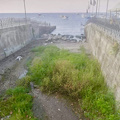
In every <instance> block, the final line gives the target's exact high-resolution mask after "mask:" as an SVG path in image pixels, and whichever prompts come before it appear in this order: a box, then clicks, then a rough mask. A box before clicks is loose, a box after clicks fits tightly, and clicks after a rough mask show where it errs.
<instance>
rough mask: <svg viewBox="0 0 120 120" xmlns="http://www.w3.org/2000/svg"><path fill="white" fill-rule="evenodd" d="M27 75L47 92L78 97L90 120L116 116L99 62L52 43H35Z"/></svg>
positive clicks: (113, 119) (76, 98) (112, 99)
mask: <svg viewBox="0 0 120 120" xmlns="http://www.w3.org/2000/svg"><path fill="white" fill-rule="evenodd" d="M33 52H35V54H36V58H34V60H33V61H32V62H31V65H30V67H29V76H30V79H31V81H34V82H35V83H36V84H37V85H39V86H40V88H41V89H42V91H44V92H47V93H56V92H57V93H59V94H62V95H64V96H67V97H69V98H71V99H72V100H73V99H74V101H77V102H78V104H80V106H81V108H82V110H83V111H84V115H85V116H86V117H88V118H89V119H90V120H93V119H94V120H118V119H120V115H119V112H118V110H116V107H115V99H114V96H113V94H112V93H111V92H110V91H109V90H108V88H107V85H106V83H105V82H104V77H103V75H102V73H101V70H100V65H99V64H98V62H97V61H96V60H95V59H93V58H90V57H88V56H87V55H86V54H85V52H84V50H82V52H81V53H80V54H78V53H70V52H68V51H67V50H60V49H58V48H57V47H55V46H46V47H37V48H35V49H34V50H33Z"/></svg>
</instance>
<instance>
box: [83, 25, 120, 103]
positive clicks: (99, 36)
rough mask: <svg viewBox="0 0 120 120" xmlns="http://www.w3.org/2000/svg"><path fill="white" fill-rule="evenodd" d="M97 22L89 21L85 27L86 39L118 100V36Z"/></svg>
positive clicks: (119, 52) (119, 78) (119, 44)
mask: <svg viewBox="0 0 120 120" xmlns="http://www.w3.org/2000/svg"><path fill="white" fill-rule="evenodd" d="M118 32H119V31H117V32H115V33H113V32H112V31H109V30H107V29H105V28H103V27H100V26H99V25H97V24H94V23H89V24H87V25H86V27H85V34H86V38H87V41H88V42H89V44H90V46H91V50H92V53H93V55H94V56H95V57H96V58H97V59H98V61H99V63H100V64H101V70H102V72H103V75H104V77H105V80H106V83H107V85H108V86H109V87H110V89H112V90H113V91H114V92H115V97H116V100H117V101H119V100H120V43H119V41H120V36H119V34H118Z"/></svg>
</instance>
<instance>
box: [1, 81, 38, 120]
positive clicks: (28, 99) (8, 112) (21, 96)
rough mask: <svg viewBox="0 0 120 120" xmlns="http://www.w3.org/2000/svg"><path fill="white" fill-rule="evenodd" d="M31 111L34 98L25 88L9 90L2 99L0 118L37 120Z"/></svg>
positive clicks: (19, 87)
mask: <svg viewBox="0 0 120 120" xmlns="http://www.w3.org/2000/svg"><path fill="white" fill-rule="evenodd" d="M26 81H27V79H26ZM31 109H32V96H31V95H29V94H28V89H25V87H21V86H18V87H16V88H14V89H9V90H8V91H7V92H6V94H5V95H4V96H3V97H2V98H1V99H0V118H6V117H7V116H10V118H9V120H36V119H35V118H34V117H33V113H32V110H31Z"/></svg>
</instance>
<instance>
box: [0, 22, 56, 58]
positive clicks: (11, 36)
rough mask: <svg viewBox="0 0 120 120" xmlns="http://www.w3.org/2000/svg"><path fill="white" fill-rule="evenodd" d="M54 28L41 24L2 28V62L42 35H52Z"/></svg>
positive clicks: (0, 43)
mask: <svg viewBox="0 0 120 120" xmlns="http://www.w3.org/2000/svg"><path fill="white" fill-rule="evenodd" d="M55 28H56V27H54V26H42V25H39V23H35V22H34V23H33V22H31V23H30V22H29V23H27V24H21V25H14V26H9V27H6V26H5V27H4V28H3V26H2V28H0V60H1V59H3V58H5V57H6V56H9V55H10V54H12V53H14V52H16V51H17V50H19V49H21V48H22V47H24V46H25V45H27V44H28V43H29V42H30V41H32V40H35V39H36V38H39V37H40V36H41V35H42V34H47V33H51V32H52V31H53V30H55Z"/></svg>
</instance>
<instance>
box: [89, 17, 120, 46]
mask: <svg viewBox="0 0 120 120" xmlns="http://www.w3.org/2000/svg"><path fill="white" fill-rule="evenodd" d="M88 23H93V24H95V25H96V27H97V28H98V29H99V30H101V31H104V33H105V34H108V35H109V36H111V37H112V38H114V39H115V40H117V41H118V43H119V44H120V20H118V19H103V18H92V19H90V20H89V21H88Z"/></svg>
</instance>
